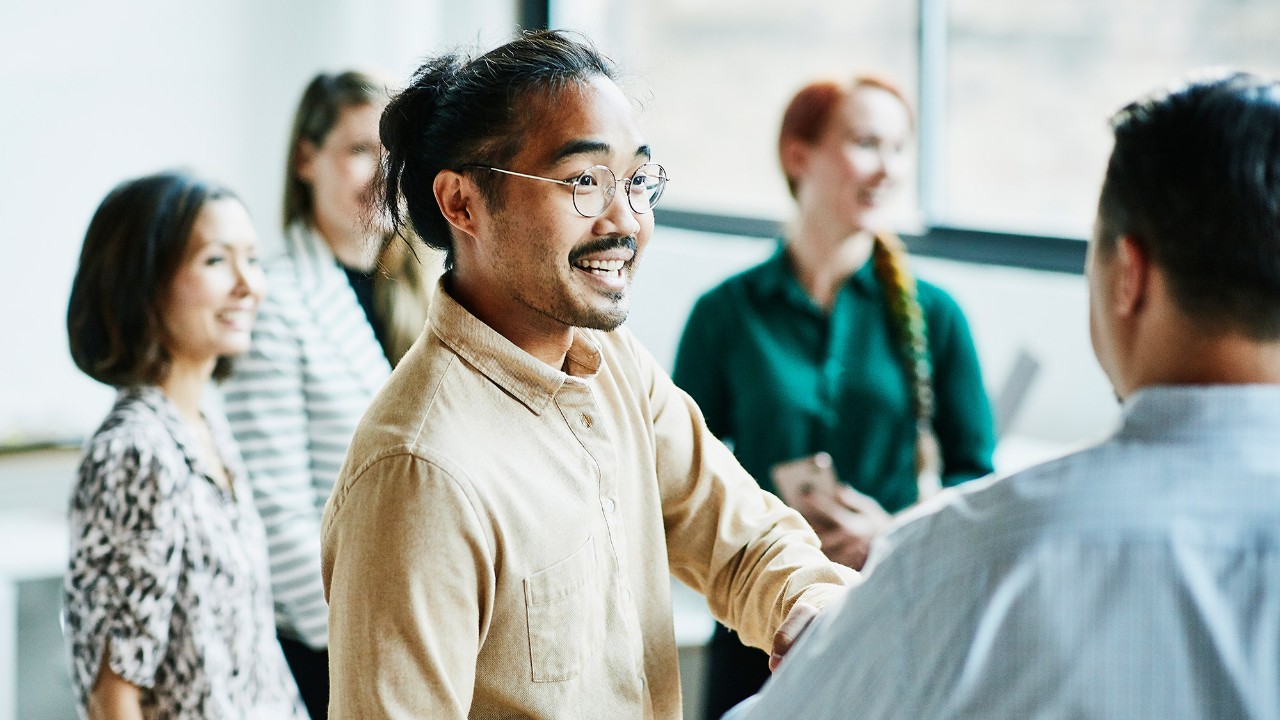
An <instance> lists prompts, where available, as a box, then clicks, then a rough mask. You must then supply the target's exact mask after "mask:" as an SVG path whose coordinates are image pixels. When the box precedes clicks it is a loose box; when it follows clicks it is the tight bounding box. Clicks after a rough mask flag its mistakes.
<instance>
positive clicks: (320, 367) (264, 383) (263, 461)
mask: <svg viewBox="0 0 1280 720" xmlns="http://www.w3.org/2000/svg"><path fill="white" fill-rule="evenodd" d="M285 246H286V252H285V254H284V255H282V256H280V257H278V258H275V259H273V260H272V261H271V262H270V263H269V264H268V265H267V268H266V270H267V281H268V287H267V297H266V299H265V300H264V301H263V303H262V307H261V309H260V310H259V312H258V320H257V323H256V324H255V325H254V329H253V342H252V347H251V348H250V350H249V352H248V353H247V354H246V355H243V356H241V357H239V358H237V359H236V366H235V373H234V374H233V375H232V377H231V378H230V379H229V380H227V382H225V383H224V384H223V395H224V398H225V406H226V411H227V419H228V420H229V421H230V423H231V429H232V431H233V432H234V433H235V436H236V440H237V442H238V443H239V444H240V451H241V453H242V454H243V455H244V462H245V466H246V467H247V468H248V471H249V476H250V478H252V481H253V489H254V499H255V500H256V501H257V503H258V512H259V513H260V514H261V515H262V520H263V523H264V524H265V525H266V529H267V538H268V542H269V546H268V551H269V553H270V557H271V583H272V594H273V595H274V598H275V608H276V625H277V629H278V630H279V631H280V633H281V634H282V635H284V636H285V637H289V638H293V639H295V640H298V641H300V642H303V643H305V644H306V645H308V646H309V647H311V648H313V649H322V648H324V647H326V645H327V644H328V617H329V615H328V612H329V610H328V606H327V605H326V604H325V601H324V587H323V584H322V583H321V580H320V516H321V514H322V513H323V512H324V505H325V502H326V501H328V499H329V495H330V493H331V492H332V491H333V484H334V481H335V480H336V479H337V477H338V470H339V469H340V468H341V467H342V461H343V459H344V458H345V456H346V452H347V446H348V445H349V444H350V442H351V436H352V435H354V434H355V429H356V424H357V423H358V422H359V421H360V416H361V415H363V414H364V411H365V409H366V408H367V407H368V406H369V402H370V401H371V400H372V399H373V396H374V395H375V394H376V393H377V391H378V390H379V389H380V388H381V387H382V384H383V382H385V381H386V378H387V376H388V374H389V373H390V365H389V364H388V363H387V359H386V357H385V355H383V352H382V348H381V347H380V346H379V345H378V341H377V338H376V337H375V336H374V333H373V328H372V326H370V324H369V321H368V319H367V317H366V316H365V314H364V310H363V309H362V308H361V306H360V301H359V300H357V299H356V295H355V292H354V291H353V290H352V289H351V285H350V283H349V282H348V280H347V277H346V273H345V272H344V271H343V270H342V268H341V266H339V265H338V263H337V261H336V260H335V259H334V256H333V253H332V252H331V251H330V250H329V247H328V245H327V244H326V243H325V242H324V240H323V239H322V238H321V237H320V236H318V235H317V234H316V233H315V232H314V231H312V230H311V229H310V228H307V227H306V226H304V225H301V224H297V225H293V226H291V227H290V228H289V231H288V232H287V233H286V234H285Z"/></svg>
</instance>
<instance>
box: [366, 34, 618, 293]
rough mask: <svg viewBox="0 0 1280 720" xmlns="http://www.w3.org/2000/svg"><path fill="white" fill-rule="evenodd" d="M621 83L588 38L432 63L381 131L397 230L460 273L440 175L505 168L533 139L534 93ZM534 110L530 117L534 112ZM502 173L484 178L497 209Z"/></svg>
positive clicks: (386, 116)
mask: <svg viewBox="0 0 1280 720" xmlns="http://www.w3.org/2000/svg"><path fill="white" fill-rule="evenodd" d="M598 76H603V77H607V78H610V79H613V78H614V74H613V67H612V64H611V63H610V62H609V61H608V60H607V59H606V58H605V57H604V56H603V55H601V54H600V53H599V51H597V50H596V49H595V47H594V46H592V45H591V43H590V41H589V40H587V39H586V38H585V37H581V36H577V37H575V36H574V34H571V33H566V32H563V31H552V30H540V31H535V32H528V33H523V34H521V35H520V36H519V37H518V38H517V39H515V40H513V41H511V42H509V43H507V44H505V45H503V46H501V47H498V48H496V49H494V50H490V51H489V52H487V53H485V54H484V55H481V56H479V57H474V58H464V57H460V56H458V55H454V54H449V55H443V56H441V57H437V58H435V59H433V60H430V61H428V62H427V63H425V64H424V65H423V66H422V67H420V68H418V70H417V72H416V73H414V76H413V80H412V81H411V82H410V83H409V87H408V88H406V89H405V90H404V91H403V92H401V93H400V94H399V95H397V96H396V97H395V98H393V99H392V100H391V104H389V105H388V106H387V109H386V110H384V111H383V113H382V121H381V124H380V125H379V130H380V132H381V135H382V144H383V147H385V148H386V151H387V168H386V190H385V193H384V196H383V202H384V203H385V205H386V210H387V213H388V214H389V215H390V217H391V220H392V222H393V223H394V225H395V226H396V227H397V228H403V226H404V225H405V224H406V221H405V217H404V216H405V214H407V215H408V222H409V223H412V227H413V229H414V230H416V231H417V233H418V235H419V236H421V237H422V239H423V240H424V241H425V242H426V243H427V245H429V246H431V247H433V248H436V249H438V250H443V251H444V252H445V266H446V267H447V268H451V267H452V266H453V240H452V236H451V234H450V229H449V227H450V226H449V223H448V221H447V220H445V218H444V215H443V214H442V213H441V212H440V207H439V206H438V205H437V203H436V200H435V193H434V190H433V189H432V186H433V184H434V183H435V178H436V175H437V174H438V173H439V172H440V171H441V170H459V169H461V168H462V166H463V165H465V164H469V163H476V164H482V165H494V166H501V165H504V164H505V163H506V162H507V161H509V160H510V159H511V158H512V157H513V156H514V155H515V154H516V153H517V152H518V151H519V150H520V148H521V146H522V144H523V142H524V137H525V135H524V134H525V133H526V132H529V131H530V130H529V127H528V125H529V123H528V122H527V121H528V120H529V119H530V113H532V112H534V111H536V110H537V109H538V108H539V107H541V106H539V105H536V104H534V103H531V102H530V99H531V96H532V95H533V94H534V93H535V92H543V93H547V94H548V95H551V94H554V93H556V92H558V91H559V90H562V89H564V88H565V87H568V86H570V85H571V84H573V83H580V82H583V81H586V80H589V79H590V78H592V77H598ZM531 105H533V107H532V108H531V107H530V106H531ZM492 175H496V174H494V173H484V174H478V175H477V176H476V183H477V185H478V186H479V187H480V189H481V192H482V193H484V197H485V200H486V201H487V202H489V203H490V204H491V205H494V206H495V207H496V206H498V203H499V202H500V198H499V197H498V193H497V190H498V187H499V185H498V183H500V182H501V179H500V178H497V177H492Z"/></svg>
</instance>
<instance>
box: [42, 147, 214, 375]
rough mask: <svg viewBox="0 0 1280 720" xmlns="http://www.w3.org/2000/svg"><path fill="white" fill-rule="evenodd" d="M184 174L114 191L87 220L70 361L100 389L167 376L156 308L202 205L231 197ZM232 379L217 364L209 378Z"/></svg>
mask: <svg viewBox="0 0 1280 720" xmlns="http://www.w3.org/2000/svg"><path fill="white" fill-rule="evenodd" d="M235 197H236V196H235V194H234V193H232V192H231V191H230V190H227V189H226V188H224V187H222V186H219V185H215V184H213V183H210V182H208V181H206V180H201V179H199V178H197V177H195V176H194V175H191V174H190V173H187V172H185V171H172V172H164V173H159V174H156V175H148V176H146V177H142V178H138V179H136V180H127V181H125V182H123V183H121V184H119V185H117V186H116V187H115V189H113V190H112V191H111V192H110V193H108V194H107V197H106V198H105V199H104V200H103V201H102V204H101V205H99V206H98V209H97V211H95V212H94V214H93V219H92V220H90V221H89V230H88V232H86V233H85V236H84V247H83V248H82V249H81V251H80V264H79V267H77V269H76V275H75V280H74V281H72V284H71V300H70V302H69V303H68V304H67V337H68V340H69V341H70V346H71V358H72V359H73V360H75V363H76V366H77V367H79V368H80V369H81V370H83V371H84V372H85V374H86V375H88V376H89V377H91V378H93V379H94V380H97V381H99V382H102V383H106V384H107V385H112V386H115V387H128V386H132V385H140V384H156V383H158V382H160V381H161V380H163V379H164V376H165V374H166V373H167V372H168V370H169V354H168V352H167V351H166V350H165V348H164V345H163V344H162V343H161V327H162V326H161V307H160V304H161V301H162V298H163V297H164V295H165V291H166V290H167V288H168V287H169V284H170V283H171V282H172V281H173V278H174V276H176V275H177V272H178V267H179V266H180V264H181V263H182V258H183V256H184V253H185V251H186V248H187V243H188V241H189V240H190V238H191V230H192V227H193V226H194V225H195V222H196V217H197V216H198V215H199V214H200V210H201V209H202V208H203V207H204V206H205V204H206V203H208V202H210V201H212V200H220V199H223V198H233V199H234V198H235ZM230 372H231V364H230V359H229V358H225V357H223V358H218V362H217V364H216V365H215V366H214V371H213V377H214V379H216V380H222V379H224V378H226V377H227V375H229V374H230Z"/></svg>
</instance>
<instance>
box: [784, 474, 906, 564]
mask: <svg viewBox="0 0 1280 720" xmlns="http://www.w3.org/2000/svg"><path fill="white" fill-rule="evenodd" d="M836 493H837V494H836V502H834V503H832V502H825V503H822V504H810V505H809V506H808V507H806V508H804V509H803V510H802V511H801V514H802V515H804V517H805V519H806V520H808V521H809V524H810V525H812V526H813V529H814V532H816V533H817V534H818V539H819V540H820V541H821V542H822V552H824V553H826V555H827V557H828V558H830V559H831V560H832V561H833V562H838V563H840V564H841V565H848V566H849V567H851V568H853V569H854V570H861V569H862V566H863V564H865V563H866V562H867V554H868V553H869V552H870V551H871V541H872V539H873V538H875V536H876V535H877V534H879V532H880V531H881V530H883V529H884V527H885V526H886V525H888V524H889V521H890V519H891V517H892V516H890V515H889V513H887V512H885V511H884V508H882V507H880V503H878V502H876V501H875V499H874V498H871V497H870V496H867V495H864V494H862V493H860V492H858V491H857V490H854V489H853V488H851V487H849V486H847V485H841V486H839V487H838V488H837V489H836Z"/></svg>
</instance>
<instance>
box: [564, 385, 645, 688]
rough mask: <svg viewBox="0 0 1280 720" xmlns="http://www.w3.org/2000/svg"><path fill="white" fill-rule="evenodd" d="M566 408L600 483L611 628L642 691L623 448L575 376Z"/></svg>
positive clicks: (587, 389)
mask: <svg viewBox="0 0 1280 720" xmlns="http://www.w3.org/2000/svg"><path fill="white" fill-rule="evenodd" d="M561 398H562V399H561V409H562V411H563V412H564V414H565V417H566V419H568V420H569V425H570V428H571V429H572V431H573V433H574V435H575V436H576V437H577V438H578V441H579V442H581V443H582V446H583V448H585V449H586V451H587V453H588V454H589V455H590V456H591V458H592V459H593V460H594V461H595V465H596V479H597V485H596V487H597V489H598V494H597V506H598V507H599V509H600V511H599V514H598V515H597V517H598V518H599V519H600V521H602V522H603V525H604V529H605V533H606V535H607V537H608V548H609V557H608V575H609V576H608V578H607V583H608V587H609V588H610V591H611V594H612V596H613V600H614V601H613V602H610V603H609V605H608V607H609V608H612V609H613V611H614V617H613V618H611V620H610V622H609V624H610V625H612V624H614V623H620V624H621V626H622V629H623V630H624V632H625V633H626V636H627V641H628V643H629V645H630V653H629V657H631V658H633V659H634V666H633V672H634V675H635V680H636V686H637V689H641V688H643V687H644V684H645V682H646V680H645V675H644V642H643V639H642V634H641V631H640V625H639V613H638V612H637V609H636V605H635V599H634V597H633V595H632V590H631V581H630V574H629V573H628V572H626V569H627V566H626V561H625V558H626V557H628V554H627V534H626V524H625V523H624V522H623V519H622V518H623V512H624V510H625V508H623V507H622V505H621V503H622V496H621V493H620V492H619V490H620V488H619V483H618V479H619V478H618V472H619V467H618V455H617V452H618V451H617V447H616V445H615V443H614V442H613V439H612V438H611V437H610V434H609V430H608V425H609V419H608V416H607V415H606V414H605V411H604V409H603V408H602V407H601V406H600V404H599V403H598V402H597V401H596V398H595V394H594V393H593V392H592V390H591V387H590V385H588V384H587V383H585V382H583V381H581V380H578V379H577V378H572V377H571V378H569V379H568V380H567V381H566V383H565V386H564V389H563V390H562V391H561Z"/></svg>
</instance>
